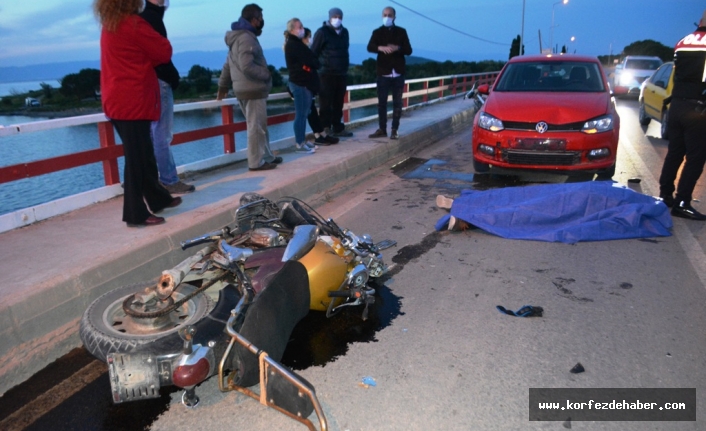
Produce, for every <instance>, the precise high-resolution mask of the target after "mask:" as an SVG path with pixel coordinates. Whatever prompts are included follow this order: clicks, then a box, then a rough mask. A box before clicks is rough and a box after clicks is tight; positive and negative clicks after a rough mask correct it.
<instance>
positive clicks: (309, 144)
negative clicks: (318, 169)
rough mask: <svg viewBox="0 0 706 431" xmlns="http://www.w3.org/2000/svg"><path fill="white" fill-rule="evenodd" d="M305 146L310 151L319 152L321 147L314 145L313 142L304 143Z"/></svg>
mask: <svg viewBox="0 0 706 431" xmlns="http://www.w3.org/2000/svg"><path fill="white" fill-rule="evenodd" d="M304 145H306V147H307V148H308V149H310V150H318V149H319V146H318V145H316V144H314V143H313V142H309V141H306V142H304Z"/></svg>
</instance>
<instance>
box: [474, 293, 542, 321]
mask: <svg viewBox="0 0 706 431" xmlns="http://www.w3.org/2000/svg"><path fill="white" fill-rule="evenodd" d="M476 296H478V295H476ZM495 308H497V309H498V311H500V312H501V313H505V314H507V315H509V316H517V317H535V316H536V317H542V313H544V308H542V307H539V306H536V305H525V306H524V307H522V308H520V309H519V310H517V311H512V310H509V309H507V308H505V307H503V306H502V305H497V306H496V307H495Z"/></svg>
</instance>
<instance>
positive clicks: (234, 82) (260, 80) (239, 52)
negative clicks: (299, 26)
mask: <svg viewBox="0 0 706 431" xmlns="http://www.w3.org/2000/svg"><path fill="white" fill-rule="evenodd" d="M264 26H265V19H264V18H263V17H262V8H261V7H260V6H258V5H256V4H254V3H252V4H248V5H245V7H244V8H243V11H242V13H241V14H240V19H239V20H238V21H236V22H234V23H233V24H231V26H230V28H231V31H229V32H227V33H226V37H225V40H226V45H228V48H229V51H228V57H227V58H226V62H225V64H224V65H223V70H222V71H221V77H220V79H219V80H218V99H219V100H220V99H223V98H224V97H225V96H226V95H227V94H228V89H229V88H231V86H232V88H233V94H234V95H235V97H237V98H238V103H239V104H240V109H241V110H242V111H243V115H244V116H245V121H246V123H247V127H248V168H249V169H250V170H251V171H264V170H269V169H274V168H276V167H277V164H279V163H282V158H281V157H275V155H274V154H272V150H271V149H270V135H269V133H268V131H267V96H268V95H269V94H270V90H271V89H272V74H271V73H270V70H269V69H268V68H267V61H266V60H265V55H264V54H263V52H262V47H261V46H260V42H258V40H257V36H259V35H261V34H262V28H263V27H264Z"/></svg>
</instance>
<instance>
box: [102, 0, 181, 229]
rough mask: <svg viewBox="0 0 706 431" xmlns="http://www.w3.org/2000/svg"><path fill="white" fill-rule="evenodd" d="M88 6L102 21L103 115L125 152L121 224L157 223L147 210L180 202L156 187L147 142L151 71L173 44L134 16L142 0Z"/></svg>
mask: <svg viewBox="0 0 706 431" xmlns="http://www.w3.org/2000/svg"><path fill="white" fill-rule="evenodd" d="M93 7H94V10H95V12H96V16H97V17H98V19H99V21H100V23H101V38H100V53H101V102H102V104H103V112H104V113H105V115H106V117H108V118H109V119H110V121H111V123H112V124H113V126H114V127H115V129H116V130H117V131H118V135H120V139H121V140H122V141H123V150H124V152H125V174H124V177H125V181H124V188H125V196H124V199H123V221H124V222H125V223H127V225H128V226H130V227H136V226H152V225H157V224H161V223H164V218H163V217H157V216H155V215H153V214H152V213H150V210H151V211H152V212H153V213H158V212H160V211H162V210H163V209H165V208H170V207H175V206H177V205H179V204H180V203H181V198H179V197H176V198H175V197H172V196H171V195H170V194H169V192H168V191H167V190H166V189H165V188H164V187H162V185H161V184H159V178H158V173H157V163H156V162H155V158H154V149H153V147H152V139H151V138H150V123H151V122H152V121H156V120H158V119H159V113H160V106H159V105H160V100H159V84H158V81H157V73H156V72H155V70H154V68H155V67H157V66H158V65H160V64H164V63H167V62H169V60H170V59H171V57H172V46H171V44H170V43H169V41H168V40H167V38H165V37H162V36H161V35H160V34H159V33H157V32H156V31H155V30H154V29H153V28H152V27H151V26H150V25H149V24H148V23H147V21H145V20H144V19H142V18H140V17H139V16H138V15H137V12H138V11H139V10H140V9H141V8H142V0H96V1H95V3H94V6H93ZM145 201H146V203H147V204H145ZM147 205H149V209H148V208H147Z"/></svg>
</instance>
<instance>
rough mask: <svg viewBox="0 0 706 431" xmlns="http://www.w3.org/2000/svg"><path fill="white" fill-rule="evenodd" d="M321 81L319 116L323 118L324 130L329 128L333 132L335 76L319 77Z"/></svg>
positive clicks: (323, 75)
mask: <svg viewBox="0 0 706 431" xmlns="http://www.w3.org/2000/svg"><path fill="white" fill-rule="evenodd" d="M319 78H320V79H321V92H320V93H319V109H320V111H319V116H320V117H321V125H322V126H323V127H324V128H329V130H330V131H331V132H333V129H331V125H332V123H333V99H334V95H333V93H334V87H335V82H334V81H335V76H334V75H329V74H323V73H322V74H321V75H319Z"/></svg>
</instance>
